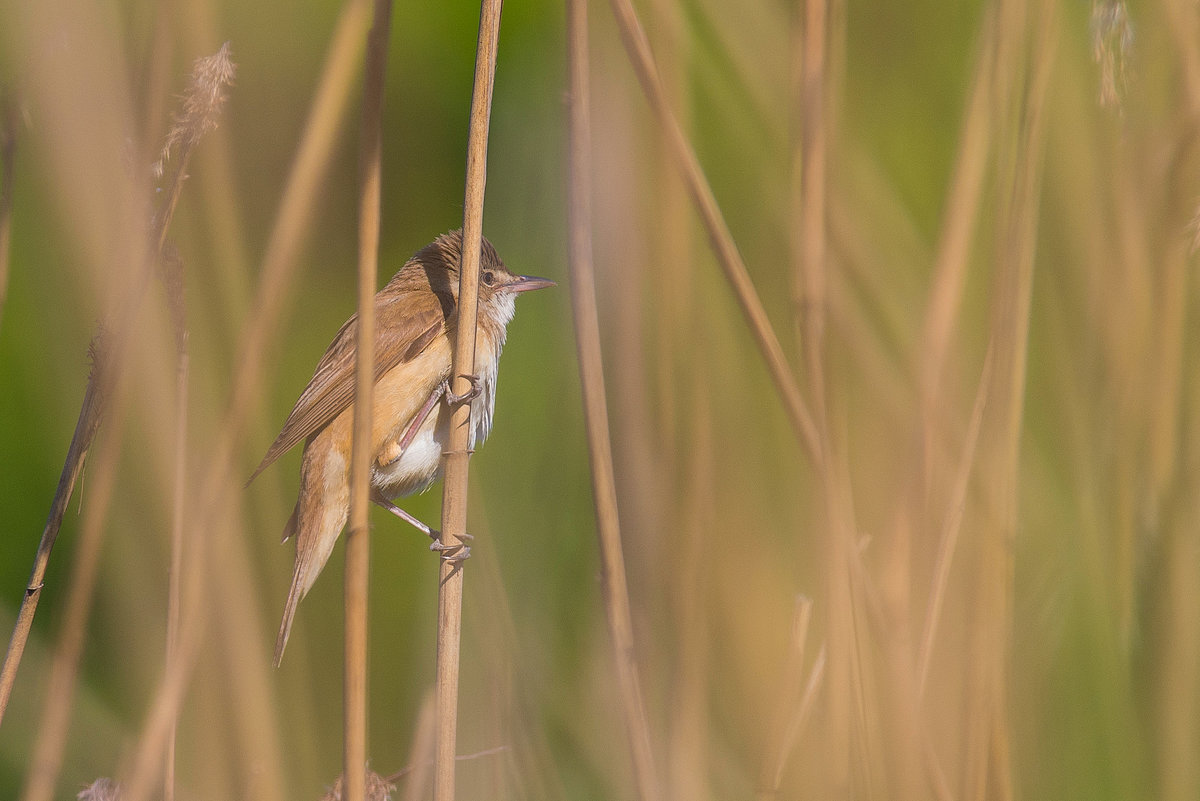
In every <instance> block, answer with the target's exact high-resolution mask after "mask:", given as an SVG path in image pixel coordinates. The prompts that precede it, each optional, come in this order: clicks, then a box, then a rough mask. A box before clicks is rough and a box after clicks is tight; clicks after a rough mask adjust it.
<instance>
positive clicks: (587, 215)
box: [567, 0, 660, 801]
mask: <svg viewBox="0 0 1200 801" xmlns="http://www.w3.org/2000/svg"><path fill="white" fill-rule="evenodd" d="M587 44H588V25H587V4H586V0H569V2H568V3H567V54H568V82H569V83H568V85H569V88H570V91H569V93H568V97H569V100H570V107H569V116H568V138H569V141H568V154H569V155H568V159H569V161H568V184H569V185H568V204H567V210H568V215H569V220H568V225H567V229H568V230H567V236H568V249H569V258H570V266H571V305H572V308H573V311H574V315H573V316H574V320H575V340H576V343H577V347H578V350H579V377H580V382H581V383H582V385H583V402H584V418H585V420H586V424H587V437H588V454H589V458H590V462H591V469H592V494H593V497H594V501H595V505H596V533H597V536H598V537H599V538H600V563H601V571H602V579H603V583H604V606H605V611H606V612H607V615H608V625H609V631H610V633H611V636H612V640H613V653H614V657H615V660H616V672H617V681H618V687H619V690H620V700H621V711H622V715H623V717H624V721H625V733H626V736H627V737H628V740H629V748H630V752H631V757H632V761H633V773H634V779H635V781H636V783H637V790H638V797H639V798H641V799H642V801H651V799H657V798H659V797H660V791H659V787H658V778H657V774H656V771H655V766H654V758H653V754H652V750H651V738H650V727H649V723H648V722H647V717H646V709H645V703H644V701H643V700H642V691H641V684H640V681H639V678H638V670H637V662H636V660H635V657H634V639H633V619H632V615H631V613H630V606H629V592H628V588H627V586H626V580H625V559H624V555H623V553H622V548H621V529H620V521H619V518H618V514H617V490H616V481H615V478H614V475H613V464H612V450H611V446H610V440H609V428H608V409H607V404H606V401H605V391H604V366H603V362H602V359H601V352H600V323H599V319H598V316H597V312H596V282H595V275H594V271H593V267H592V232H591V225H592V222H591V121H590V115H589V108H588V105H589V94H588V83H589V81H588V46H587Z"/></svg>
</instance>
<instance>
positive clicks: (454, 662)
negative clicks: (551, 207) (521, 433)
mask: <svg viewBox="0 0 1200 801" xmlns="http://www.w3.org/2000/svg"><path fill="white" fill-rule="evenodd" d="M502 7H503V2H502V0H483V2H482V3H481V4H480V10H479V41H478V45H477V47H476V51H475V85H474V89H473V91H472V94H471V128H470V132H469V135H468V138H467V185H466V194H465V199H464V204H463V205H464V209H463V245H462V264H461V265H460V267H459V276H458V281H459V283H458V327H457V329H456V331H455V341H454V364H453V368H452V372H451V375H452V380H453V382H454V386H453V389H454V392H455V393H457V394H465V393H466V392H467V391H468V390H469V389H470V386H469V384H468V382H467V379H466V376H467V375H468V374H472V373H474V372H475V332H476V323H477V319H476V315H477V312H478V303H479V255H480V248H481V246H482V244H483V196H484V187H485V185H486V183H487V144H488V126H489V123H490V120H491V113H492V88H493V85H494V82H495V78H496V51H497V48H498V46H499V42H500V12H501V9H502ZM471 425H472V423H471V404H469V403H463V404H459V405H457V406H456V407H455V408H454V411H453V413H452V415H451V418H450V443H449V448H448V450H447V452H446V454H445V487H444V492H443V495H442V542H443V544H445V545H448V546H456V545H458V546H461V545H462V535H463V534H465V533H466V530H467V472H468V468H469V466H470V461H469V460H470V453H469V451H468V450H467V446H468V444H469V442H468V436H469V434H470V426H471ZM438 579H439V580H438V635H437V673H436V682H437V701H436V703H437V715H436V718H437V740H436V748H435V750H434V771H433V797H434V799H435V801H453V798H454V756H455V752H456V750H457V746H456V742H457V733H458V732H457V729H458V652H459V643H460V641H461V638H462V593H463V565H462V562H458V561H455V560H442V561H441V563H440V566H439V571H438Z"/></svg>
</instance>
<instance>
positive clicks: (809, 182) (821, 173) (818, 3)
mask: <svg viewBox="0 0 1200 801" xmlns="http://www.w3.org/2000/svg"><path fill="white" fill-rule="evenodd" d="M827 6H828V0H805V2H804V26H803V44H802V46H801V48H800V51H801V53H803V65H802V70H801V79H800V114H801V130H800V142H799V151H800V158H799V159H798V160H796V161H795V163H794V164H793V168H792V169H793V172H796V171H797V168H798V172H799V175H798V179H799V180H798V183H799V192H800V202H799V215H798V216H799V222H800V224H799V225H798V226H795V227H793V229H792V230H793V236H797V235H798V236H799V237H800V241H799V245H798V249H797V246H796V245H795V244H793V251H792V252H793V254H794V255H796V256H798V257H799V260H798V261H797V262H796V263H795V264H794V265H793V270H794V280H795V302H796V309H795V314H796V329H797V332H798V337H799V340H800V341H799V346H800V352H801V353H803V354H804V360H805V366H806V367H807V371H808V380H809V384H810V386H809V397H810V400H811V401H812V404H813V409H814V415H815V418H816V425H817V427H818V428H820V427H822V426H823V425H825V423H824V420H825V419H826V417H827V414H826V409H825V406H826V402H827V397H826V394H825V317H826V306H827V304H828V299H827V297H826V295H827V289H826V285H827V283H828V281H827V278H826V274H825V273H826V223H825V207H826V201H825V194H826V188H825V186H826V177H825V176H826V161H827V157H826V151H827V139H826V128H825V117H826V114H825V110H826V107H827V95H826V82H827V80H828V73H827V69H826V64H825V43H826V36H827V31H826V15H827V13H828V7H827Z"/></svg>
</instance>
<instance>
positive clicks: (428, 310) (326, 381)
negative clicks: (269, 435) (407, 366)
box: [246, 289, 446, 484]
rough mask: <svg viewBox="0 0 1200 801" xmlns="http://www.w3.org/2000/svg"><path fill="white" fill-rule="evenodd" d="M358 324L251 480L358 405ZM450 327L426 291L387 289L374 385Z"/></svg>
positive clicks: (328, 356)
mask: <svg viewBox="0 0 1200 801" xmlns="http://www.w3.org/2000/svg"><path fill="white" fill-rule="evenodd" d="M357 319H358V315H357V314H356V315H353V316H352V317H351V318H350V319H349V320H347V321H346V324H345V325H343V326H342V328H341V330H340V331H338V333H337V336H336V337H334V339H333V343H332V344H330V346H329V349H328V350H326V351H325V355H324V356H322V357H321V361H320V363H319V364H318V365H317V369H316V372H315V373H314V374H313V377H312V380H311V381H309V382H308V386H307V387H305V388H304V392H302V393H301V394H300V399H299V400H297V401H296V405H295V407H294V408H293V409H292V413H291V414H289V415H288V419H287V422H286V423H284V424H283V430H282V431H280V432H279V436H278V437H276V438H275V441H274V442H273V443H271V447H270V448H268V449H267V454H266V456H264V457H263V460H262V462H261V463H260V464H259V465H258V469H256V470H255V471H254V475H252V476H250V481H253V480H254V479H255V478H256V477H257V476H258V474H259V473H261V472H262V471H263V470H265V469H266V468H267V467H269V466H270V465H271V463H273V462H274V461H275V460H276V459H278V458H279V457H280V456H282V455H283V454H285V453H287V452H288V451H289V450H291V449H292V447H293V446H295V445H296V444H297V443H299V442H301V441H302V440H304V438H305V437H307V436H308V435H310V434H312V433H314V432H316V431H319V430H320V429H321V428H323V427H324V426H325V425H326V424H328V423H329V422H330V421H331V420H333V419H334V418H335V417H337V416H338V415H339V414H341V413H342V411H343V410H345V409H346V407H348V406H349V405H350V404H351V402H352V401H353V400H354V369H355V366H354V362H355V348H354V324H355V321H356V320H357ZM445 325H446V318H445V314H444V313H443V309H442V305H441V304H440V303H439V301H438V299H437V297H436V295H434V293H432V292H429V291H428V290H427V289H426V290H425V291H424V292H419V293H417V292H403V293H387V292H386V290H385V292H381V293H380V294H378V295H376V296H375V380H376V381H378V380H379V377H380V376H382V375H383V374H384V373H386V372H387V371H388V370H391V369H392V368H393V367H395V366H396V365H398V364H403V363H405V362H408V361H411V360H412V359H414V358H416V357H417V356H419V355H420V354H421V352H422V351H423V350H425V348H426V347H428V346H429V343H430V342H432V341H433V339H434V337H436V336H437V335H438V334H439V333H441V332H442V331H443V330H444V328H445ZM246 483H247V484H249V483H250V482H249V481H248V482H246Z"/></svg>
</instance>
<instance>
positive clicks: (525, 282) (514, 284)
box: [504, 275, 557, 292]
mask: <svg viewBox="0 0 1200 801" xmlns="http://www.w3.org/2000/svg"><path fill="white" fill-rule="evenodd" d="M551 286H557V284H555V283H554V282H553V281H551V280H550V279H549V278H538V277H537V276H536V275H518V276H517V277H516V279H515V280H513V281H511V282H509V283H508V284H507V285H506V286H505V287H504V288H505V289H507V290H508V291H509V292H532V291H533V290H535V289H545V288H546V287H551Z"/></svg>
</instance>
